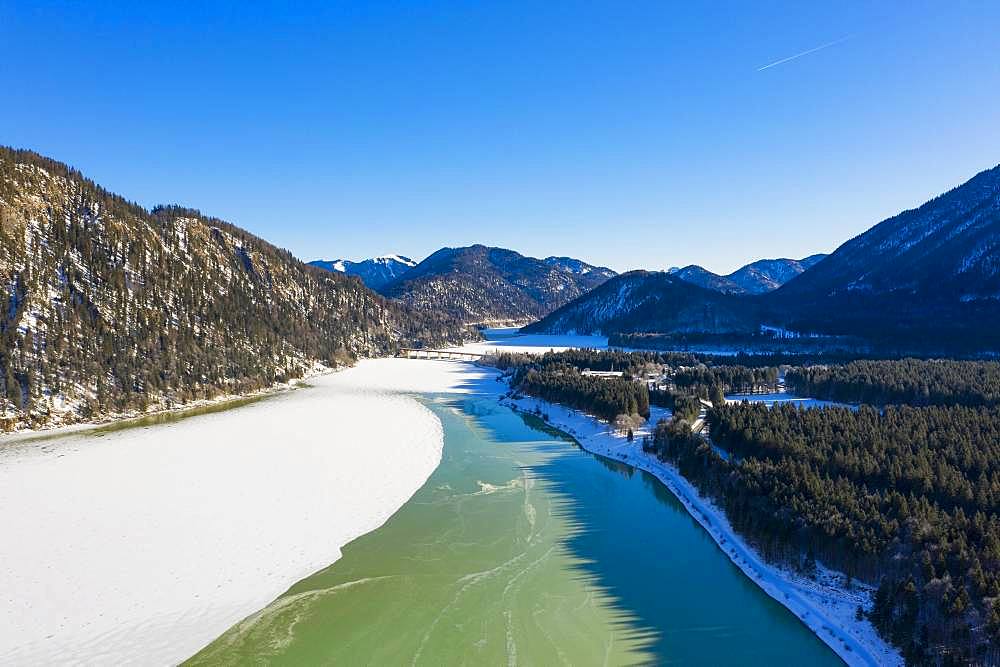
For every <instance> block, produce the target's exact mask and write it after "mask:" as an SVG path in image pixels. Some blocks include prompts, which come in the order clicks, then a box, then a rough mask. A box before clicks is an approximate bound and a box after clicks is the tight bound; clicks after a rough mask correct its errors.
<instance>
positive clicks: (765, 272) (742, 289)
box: [671, 254, 826, 294]
mask: <svg viewBox="0 0 1000 667" xmlns="http://www.w3.org/2000/svg"><path fill="white" fill-rule="evenodd" d="M824 257H826V255H823V254H817V255H810V256H809V257H806V258H804V259H784V258H782V259H761V260H757V261H756V262H752V263H751V264H747V265H746V266H743V267H740V268H739V269H737V270H736V271H733V272H732V273H730V274H729V275H725V276H720V275H719V274H717V273H712V272H711V271H709V270H707V269H703V268H702V267H700V266H698V265H697V264H691V265H690V266H685V267H684V268H682V269H676V270H672V271H671V273H672V274H673V275H675V276H677V277H678V278H680V279H682V280H686V281H687V282H689V283H692V284H694V285H698V286H699V287H704V288H706V289H711V290H715V291H716V292H725V293H727V294H764V293H765V292H770V291H772V290H776V289H778V288H779V287H781V286H782V285H784V284H785V283H787V282H788V281H789V280H791V279H792V278H794V277H795V276H797V275H799V274H800V273H802V272H803V271H805V270H806V269H808V268H811V267H812V266H814V265H815V264H816V263H817V262H819V261H820V260H821V259H823V258H824Z"/></svg>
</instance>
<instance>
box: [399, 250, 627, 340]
mask: <svg viewBox="0 0 1000 667" xmlns="http://www.w3.org/2000/svg"><path fill="white" fill-rule="evenodd" d="M613 275H615V273H614V271H612V270H611V269H608V268H606V267H600V266H593V265H591V264H587V263H586V262H583V261H581V260H578V259H573V258H569V257H548V258H546V259H544V260H543V259H535V258H533V257H525V256H524V255H521V254H520V253H517V252H514V251H513V250H507V249H504V248H491V247H487V246H484V245H473V246H469V247H464V248H442V249H440V250H438V251H437V252H435V253H434V254H432V255H431V256H430V257H428V258H427V259H425V260H424V261H422V262H420V263H419V264H417V266H415V267H414V268H412V269H410V270H409V271H407V272H406V273H405V274H403V275H402V276H401V277H399V278H397V279H396V280H394V281H392V282H390V283H388V284H386V285H384V286H383V287H382V288H381V290H380V291H381V292H382V293H383V294H385V295H386V296H389V297H392V298H395V299H399V300H400V301H402V302H404V303H406V304H408V305H410V306H413V307H416V308H419V309H425V308H427V309H431V308H434V309H444V311H445V312H446V313H448V315H449V316H450V317H455V318H458V319H460V320H462V321H465V322H469V323H483V322H514V321H527V320H533V319H537V318H539V317H543V316H545V315H547V314H548V313H550V312H551V311H552V310H554V309H556V308H558V307H559V306H561V305H562V304H564V303H566V302H568V301H570V300H572V299H574V298H576V297H578V296H580V295H581V294H583V293H585V292H587V291H589V290H591V289H593V288H594V287H597V286H598V285H600V284H601V283H603V282H604V281H605V280H607V279H608V277H610V276H613Z"/></svg>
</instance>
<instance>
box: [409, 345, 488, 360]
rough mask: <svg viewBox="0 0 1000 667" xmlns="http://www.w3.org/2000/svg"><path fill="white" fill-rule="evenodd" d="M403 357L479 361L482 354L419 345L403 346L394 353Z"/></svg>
mask: <svg viewBox="0 0 1000 667" xmlns="http://www.w3.org/2000/svg"><path fill="white" fill-rule="evenodd" d="M396 356H399V357H403V358H404V359H460V360H462V361H479V360H480V359H482V358H483V356H485V355H482V354H478V353H476V352H457V351H455V350H428V349H426V348H421V347H404V348H402V349H400V351H399V354H398V355H396Z"/></svg>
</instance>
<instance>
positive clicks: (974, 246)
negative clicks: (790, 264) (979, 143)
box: [531, 167, 1000, 354]
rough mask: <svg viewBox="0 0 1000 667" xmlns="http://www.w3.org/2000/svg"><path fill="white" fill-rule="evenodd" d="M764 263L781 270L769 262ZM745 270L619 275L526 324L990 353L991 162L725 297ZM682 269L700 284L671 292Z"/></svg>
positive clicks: (994, 189) (994, 193)
mask: <svg viewBox="0 0 1000 667" xmlns="http://www.w3.org/2000/svg"><path fill="white" fill-rule="evenodd" d="M813 259H815V256H814V257H813V258H807V259H806V260H804V261H806V262H808V261H811V260H813ZM800 263H801V262H800ZM755 264H759V263H755ZM688 268H689V269H692V267H688ZM695 268H697V267H695ZM763 268H764V269H767V270H766V271H762V273H766V274H767V275H769V276H771V278H773V279H775V280H777V279H780V278H781V277H782V275H780V272H779V273H775V272H774V269H775V267H774V266H770V267H763ZM786 268H787V267H786ZM744 269H746V271H744ZM744 269H741V270H740V271H738V272H736V273H735V274H731V275H730V276H715V274H708V272H704V270H701V271H702V272H703V273H699V272H698V271H695V270H693V269H692V270H691V271H688V270H687V269H682V270H679V271H677V272H675V273H674V274H671V275H670V277H671V278H672V279H673V280H672V281H668V280H666V279H665V277H664V276H666V275H667V274H645V273H635V274H625V276H621V278H625V277H626V276H628V279H627V280H622V281H617V282H616V281H609V283H607V284H606V285H605V286H604V288H603V289H602V290H598V291H595V292H594V293H592V294H588V295H584V296H583V297H582V298H580V299H578V300H577V301H574V302H572V303H570V304H567V305H566V306H565V307H564V308H562V309H560V310H559V311H557V312H555V313H553V314H552V315H551V316H549V317H547V318H545V319H544V320H542V321H541V322H539V323H538V324H537V325H535V326H533V327H532V328H531V330H534V331H548V332H553V333H558V332H562V331H568V330H576V331H580V332H583V331H597V330H600V331H602V332H603V333H606V334H611V333H631V332H655V333H677V332H694V331H700V332H704V333H733V332H736V331H737V330H745V331H752V330H759V328H760V326H761V325H768V326H770V327H775V328H777V329H778V330H785V331H790V332H800V333H810V334H824V335H833V336H846V337H851V338H852V339H855V340H863V341H867V342H868V343H870V344H873V345H874V346H876V347H877V348H878V349H882V350H885V351H887V352H892V351H895V352H926V353H945V354H947V353H976V352H996V351H998V350H1000V167H995V168H993V169H989V170H987V171H984V172H982V173H980V174H978V175H976V176H975V177H974V178H972V179H971V180H969V181H968V182H966V183H965V184H963V185H961V186H959V187H957V188H955V189H953V190H951V191H949V192H947V193H945V194H943V195H941V196H939V197H936V198H935V199H932V200H931V201H929V202H927V203H926V204H924V205H922V206H921V207H919V208H917V209H913V210H909V211H904V212H903V213H900V214H899V215H897V216H894V217H892V218H889V219H888V220H885V221H883V222H881V223H879V224H878V225H876V226H874V227H872V228H871V229H870V230H868V231H867V232H865V233H864V234H861V235H860V236H858V237H856V238H854V239H851V240H850V241H848V242H847V243H844V244H843V245H842V246H840V247H839V248H838V249H837V250H836V251H835V252H834V253H833V254H831V255H829V256H827V257H826V258H824V259H822V261H817V262H816V263H815V265H814V266H812V267H811V268H809V269H808V270H805V271H803V272H802V273H800V274H799V275H797V276H795V277H792V278H791V279H790V280H788V282H787V283H785V284H784V285H782V286H781V287H779V288H778V289H775V290H773V291H769V292H766V293H764V294H759V295H758V294H752V293H746V292H740V293H735V294H733V293H726V292H732V291H733V290H727V289H725V288H724V287H725V285H724V284H723V283H725V281H730V280H733V277H734V276H735V275H736V274H739V273H741V272H742V273H743V276H744V277H749V278H750V279H752V280H756V278H754V277H753V276H750V274H751V273H754V270H755V269H761V267H760V266H757V267H755V266H754V264H751V265H748V266H747V267H744ZM682 272H683V273H686V277H687V279H688V280H692V281H695V282H702V283H703V284H705V285H706V286H708V287H709V288H710V289H703V288H700V287H696V286H695V285H694V284H691V283H685V284H688V285H689V286H690V287H691V288H692V289H688V290H683V289H680V288H679V286H678V285H677V283H678V282H681V283H684V282H685V281H682V280H681V276H680V275H678V274H681V273H682ZM705 274H708V275H707V276H706V275H705ZM720 285H721V287H720ZM615 290H622V293H621V294H618V293H617V292H616V291H615ZM702 312H704V313H706V315H704V316H700V315H699V313H702ZM727 329H729V330H730V331H726V330H727Z"/></svg>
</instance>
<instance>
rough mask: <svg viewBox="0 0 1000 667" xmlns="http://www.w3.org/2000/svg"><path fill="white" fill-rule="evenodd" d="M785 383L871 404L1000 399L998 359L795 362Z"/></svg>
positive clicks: (798, 389)
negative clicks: (803, 364)
mask: <svg viewBox="0 0 1000 667" xmlns="http://www.w3.org/2000/svg"><path fill="white" fill-rule="evenodd" d="M785 384H786V385H787V386H788V387H789V388H790V389H791V390H792V391H794V392H795V393H797V394H801V395H804V396H813V397H816V398H822V399H826V400H831V401H841V402H847V403H869V404H872V405H889V404H905V405H966V406H978V405H997V404H998V402H1000V363H998V362H995V361H945V360H922V359H899V360H893V361H852V362H850V363H848V364H845V365H842V366H811V367H807V368H792V369H790V370H789V371H788V372H787V373H786V374H785Z"/></svg>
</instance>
